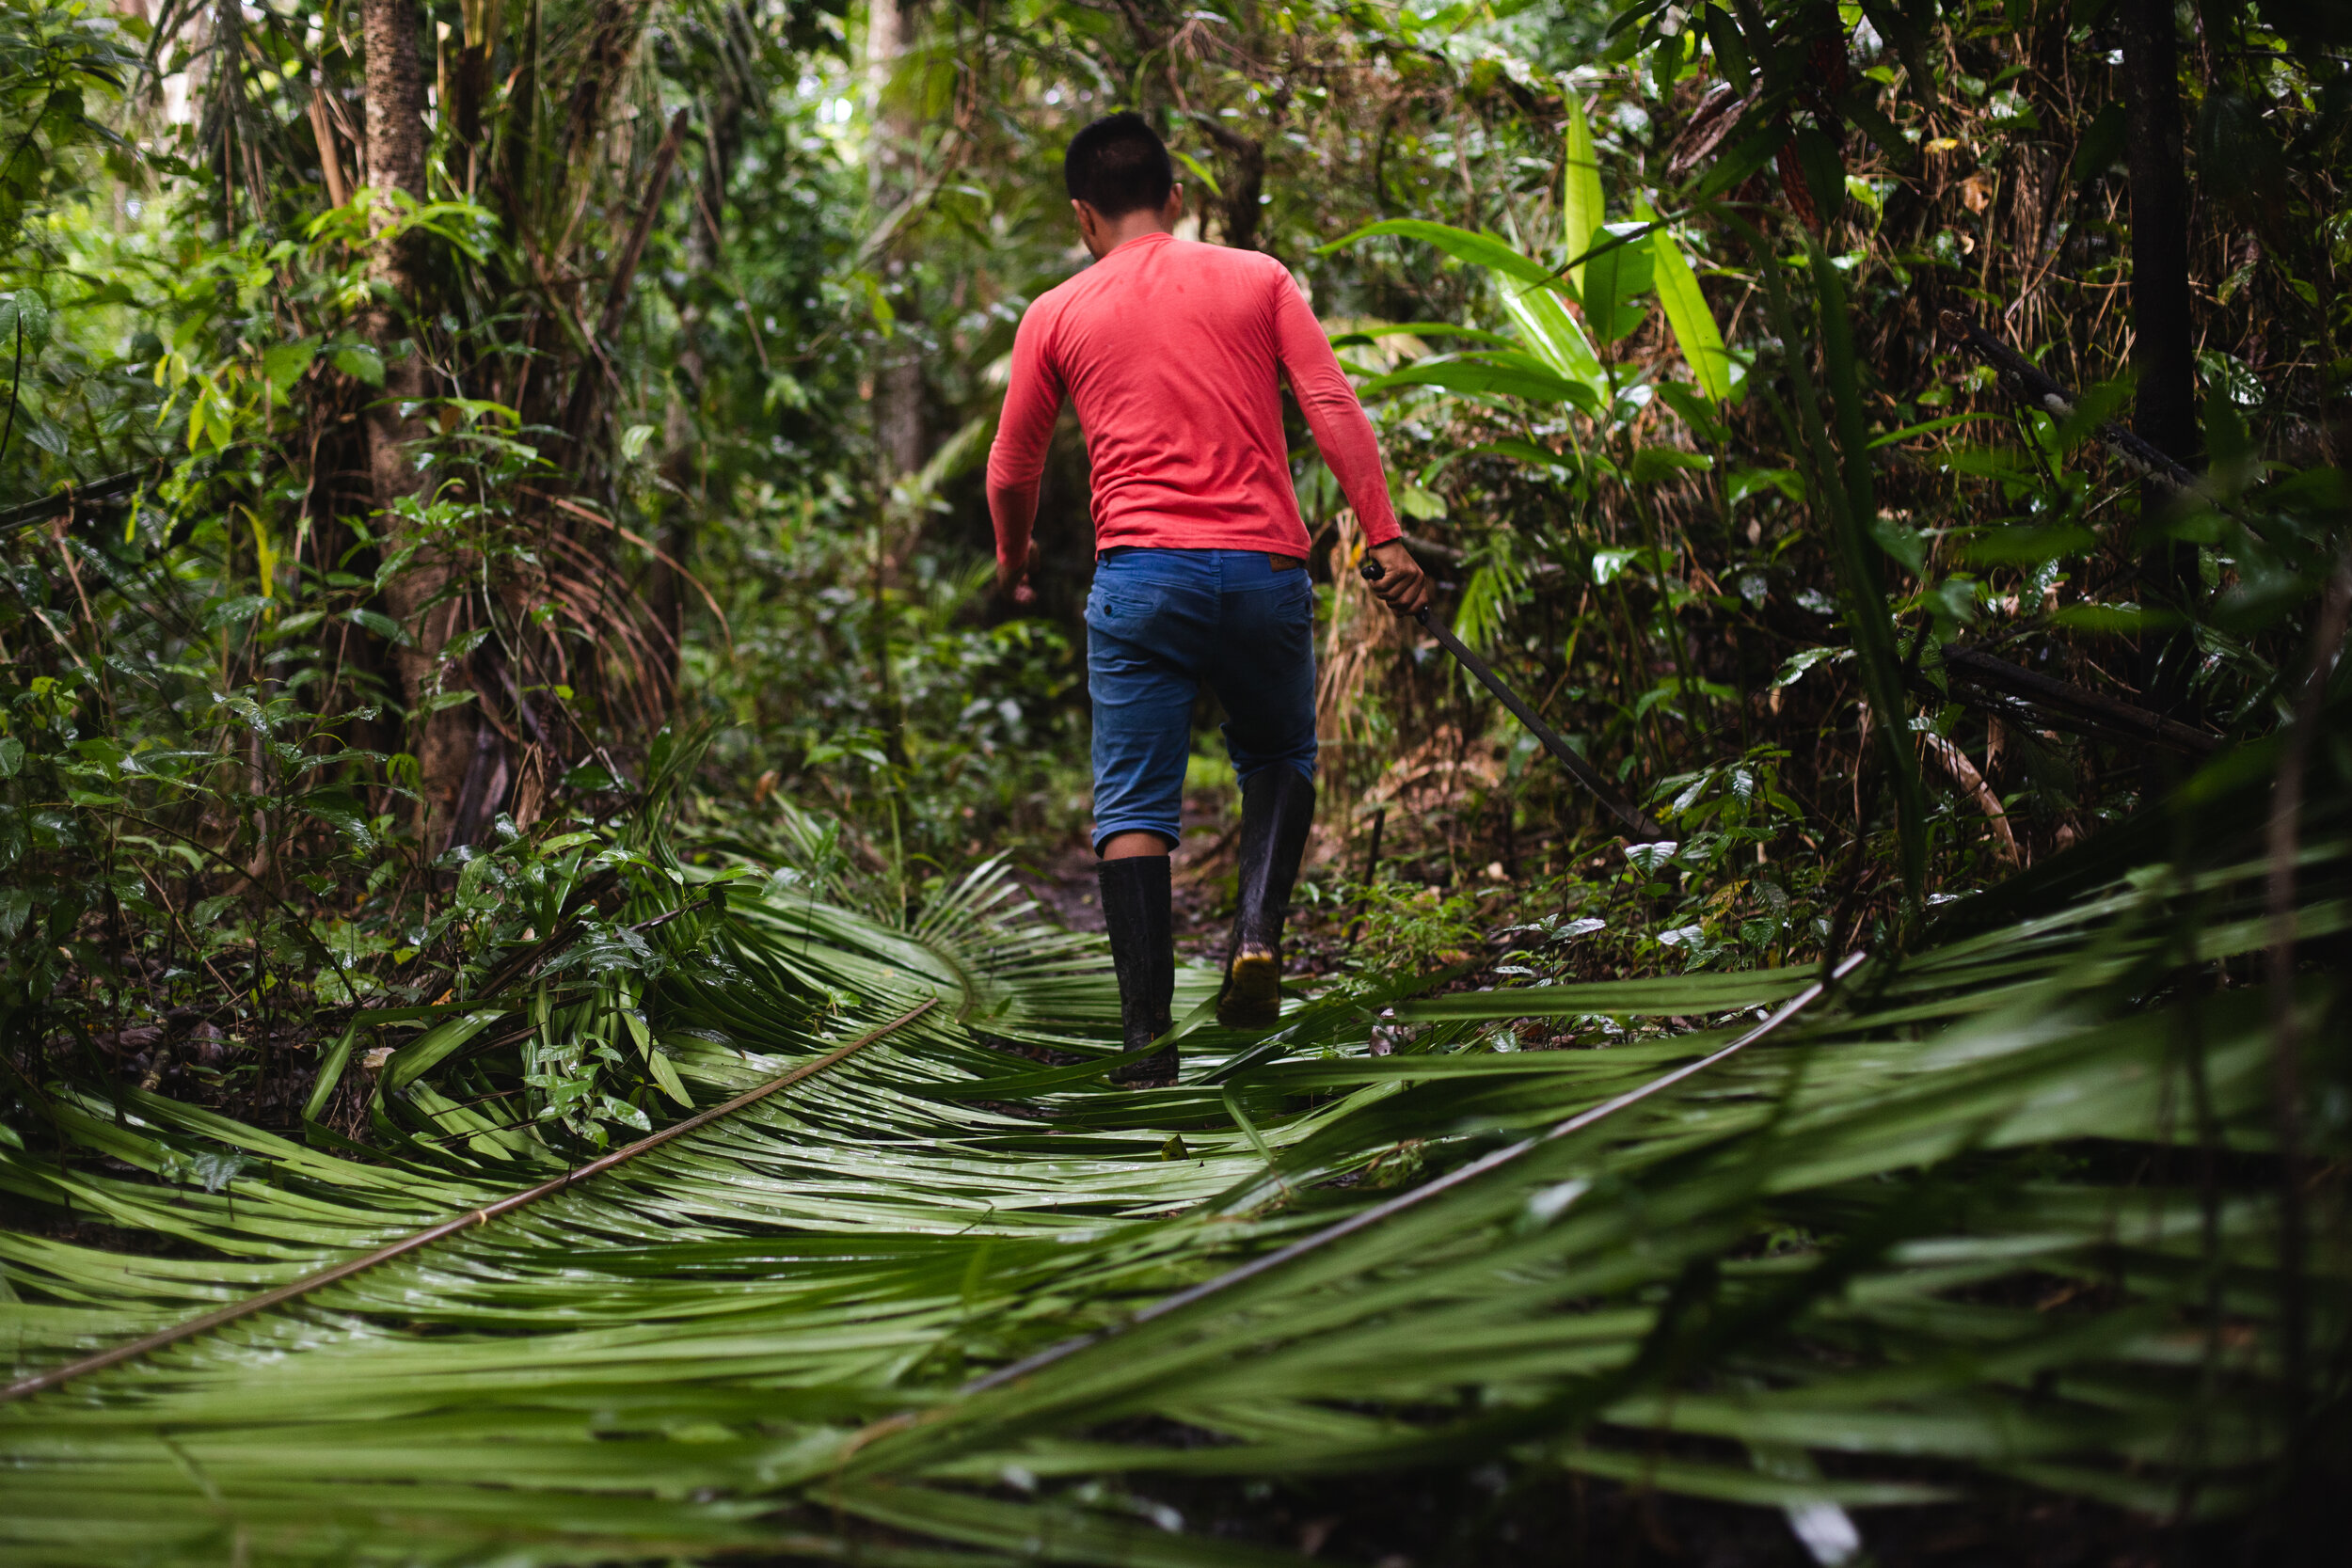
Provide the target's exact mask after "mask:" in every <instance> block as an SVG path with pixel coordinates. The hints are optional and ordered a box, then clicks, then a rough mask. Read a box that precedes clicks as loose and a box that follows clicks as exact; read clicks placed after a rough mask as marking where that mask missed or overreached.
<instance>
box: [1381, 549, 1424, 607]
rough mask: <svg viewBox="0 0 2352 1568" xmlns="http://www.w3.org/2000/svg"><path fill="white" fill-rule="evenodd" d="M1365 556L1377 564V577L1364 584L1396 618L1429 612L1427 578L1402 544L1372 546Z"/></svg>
mask: <svg viewBox="0 0 2352 1568" xmlns="http://www.w3.org/2000/svg"><path fill="white" fill-rule="evenodd" d="M1365 553H1366V554H1367V555H1369V556H1371V557H1372V559H1373V560H1375V561H1376V562H1379V563H1380V575H1379V576H1378V577H1376V578H1366V581H1367V582H1368V583H1369V584H1370V585H1371V588H1372V591H1373V592H1374V593H1375V594H1379V595H1380V602H1381V603H1382V604H1385V605H1387V606H1388V607H1389V608H1390V609H1391V610H1395V611H1396V612H1397V613H1398V614H1399V615H1418V614H1420V613H1421V612H1422V610H1427V609H1428V608H1429V578H1428V577H1427V576H1426V575H1425V574H1424V573H1423V572H1422V569H1421V563H1420V562H1417V561H1415V560H1414V559H1413V556H1412V552H1411V551H1409V550H1407V549H1406V547H1405V541H1404V540H1402V539H1391V540H1390V541H1389V542H1388V543H1387V544H1385V545H1375V546H1372V547H1371V548H1370V549H1368V550H1367V551H1366V552H1365Z"/></svg>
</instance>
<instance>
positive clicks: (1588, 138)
mask: <svg viewBox="0 0 2352 1568" xmlns="http://www.w3.org/2000/svg"><path fill="white" fill-rule="evenodd" d="M1560 220H1561V221H1560V243H1561V244H1562V245H1565V247H1566V249H1567V254H1568V255H1570V256H1572V257H1573V256H1581V255H1583V254H1584V253H1585V252H1586V251H1588V250H1590V249H1592V248H1593V244H1594V242H1595V241H1596V240H1597V239H1598V238H1599V237H1600V227H1601V225H1602V224H1604V223H1606V222H1608V221H1609V212H1608V206H1607V202H1606V199H1605V198H1603V196H1602V195H1601V185H1600V157H1599V154H1598V153H1597V152H1596V151H1595V150H1594V149H1593V128H1592V125H1591V124H1590V123H1589V122H1588V121H1587V120H1586V119H1585V118H1584V101H1583V100H1582V99H1581V98H1579V97H1577V95H1576V94H1574V93H1573V92H1571V93H1570V94H1568V130H1567V146H1566V147H1565V150H1564V157H1563V167H1562V172H1561V175H1560ZM1586 276H1587V274H1586V270H1585V266H1584V265H1583V264H1579V265H1574V266H1571V267H1570V268H1569V269H1568V278H1569V281H1571V282H1572V283H1574V284H1575V285H1576V289H1577V297H1578V298H1580V299H1581V298H1583V297H1584V279H1585V277H1586Z"/></svg>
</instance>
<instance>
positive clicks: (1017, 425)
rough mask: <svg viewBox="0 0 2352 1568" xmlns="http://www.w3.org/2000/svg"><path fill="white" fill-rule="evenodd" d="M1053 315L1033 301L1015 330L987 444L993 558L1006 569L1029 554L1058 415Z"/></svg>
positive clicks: (1059, 391)
mask: <svg viewBox="0 0 2352 1568" xmlns="http://www.w3.org/2000/svg"><path fill="white" fill-rule="evenodd" d="M1051 317H1052V311H1051V310H1050V309H1039V308H1038V307H1037V306H1036V305H1032V306H1031V307H1030V308H1029V309H1028V312H1027V313H1026V314H1025V315H1024V316H1023V317H1022V318H1021V325H1020V326H1019V327H1017V328H1015V329H1014V332H1013V335H1012V374H1011V378H1010V379H1009V381H1008V382H1007V384H1006V387H1005V407H1004V412H1003V413H1002V414H1001V415H1000V416H998V418H997V420H996V439H995V440H994V441H993V442H992V443H990V445H989V449H988V515H989V520H990V521H991V522H992V523H993V524H994V525H995V529H996V560H997V562H998V563H999V564H1001V565H1003V566H1006V567H1008V568H1018V567H1019V566H1021V565H1022V564H1023V563H1024V562H1025V561H1026V560H1027V559H1028V554H1029V530H1030V529H1031V527H1032V526H1034V525H1035V523H1036V521H1037V492H1038V483H1039V481H1040V479H1041V477H1042V476H1043V474H1044V472H1045V449H1046V447H1047V445H1048V444H1049V443H1051V442H1052V440H1053V438H1054V421H1055V420H1058V419H1059V418H1060V417H1061V402H1062V391H1063V387H1062V379H1061V373H1060V372H1059V370H1058V369H1057V367H1056V366H1055V364H1054V360H1053V356H1052V355H1051V354H1050V353H1048V352H1047V351H1046V348H1045V341H1046V339H1047V338H1048V337H1049V336H1050V330H1049V329H1050V327H1051V326H1052V320H1051Z"/></svg>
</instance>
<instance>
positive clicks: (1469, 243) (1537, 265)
mask: <svg viewBox="0 0 2352 1568" xmlns="http://www.w3.org/2000/svg"><path fill="white" fill-rule="evenodd" d="M1375 234H1397V235H1401V236H1403V237H1404V238H1406V239H1411V240H1420V241H1422V242H1423V243H1424V244H1427V245H1436V246H1437V247H1438V249H1439V250H1442V251H1444V252H1445V253H1446V254H1447V255H1448V256H1452V257H1454V259H1456V260H1457V261H1471V262H1475V263H1476V264H1477V265H1479V266H1482V267H1485V268H1486V269H1487V270H1488V271H1490V272H1497V273H1501V274H1502V275H1503V276H1504V277H1511V278H1516V279H1518V281H1519V282H1521V283H1525V284H1531V285H1533V286H1534V287H1536V288H1557V287H1559V286H1560V279H1559V276H1558V275H1557V274H1556V273H1554V272H1553V271H1552V270H1551V269H1550V268H1549V267H1547V266H1545V265H1544V264H1543V263H1542V262H1541V261H1536V260H1535V259H1534V257H1532V256H1529V255H1526V254H1525V253H1524V252H1522V251H1520V250H1518V249H1517V248H1515V247H1514V246H1513V245H1511V244H1510V243H1509V242H1508V241H1506V240H1502V239H1498V238H1497V237H1496V236H1494V235H1492V234H1481V233H1478V232H1476V231H1475V230H1469V229H1456V228H1454V226H1453V225H1452V224H1446V223H1431V222H1429V221H1427V220H1426V219H1422V218H1384V219H1382V220H1381V221H1380V222H1378V223H1368V224H1366V225H1364V227H1363V228H1361V229H1359V230H1356V231H1355V232H1354V233H1352V234H1346V235H1343V236H1342V237H1340V238H1339V239H1336V240H1333V241H1332V242H1331V243H1330V244H1329V245H1321V246H1318V247H1317V249H1316V252H1315V253H1316V254H1317V255H1323V254H1326V253H1327V252H1330V251H1334V250H1338V249H1341V248H1343V247H1344V246H1346V245H1354V244H1356V243H1357V242H1358V241H1359V240H1367V239H1370V238H1372V237H1373V236H1374V235H1375Z"/></svg>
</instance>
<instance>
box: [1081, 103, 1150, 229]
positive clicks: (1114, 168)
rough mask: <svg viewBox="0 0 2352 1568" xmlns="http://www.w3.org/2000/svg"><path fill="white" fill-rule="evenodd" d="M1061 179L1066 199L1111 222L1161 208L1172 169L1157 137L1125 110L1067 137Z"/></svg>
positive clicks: (1139, 119) (1144, 123)
mask: <svg viewBox="0 0 2352 1568" xmlns="http://www.w3.org/2000/svg"><path fill="white" fill-rule="evenodd" d="M1061 178H1062V183H1063V184H1064V185H1066V186H1068V187H1069V190H1070V197H1071V199H1072V200H1073V201H1083V202H1085V203H1086V204H1087V205H1088V206H1089V207H1091V208H1093V209H1094V210H1095V211H1096V212H1098V213H1100V214H1103V215H1104V217H1106V218H1115V217H1120V216H1123V215H1125V214H1128V213H1132V212H1135V211H1136V210H1137V209H1139V208H1158V207H1160V206H1161V205H1163V204H1165V203H1166V202H1167V200H1168V192H1169V191H1172V190H1174V189H1175V188H1176V166H1175V164H1174V163H1173V162H1172V161H1170V159H1169V158H1168V144H1167V143H1165V142H1163V141H1161V140H1160V137H1159V133H1157V132H1155V131H1153V130H1152V127H1151V126H1150V124H1148V123H1147V122H1146V121H1145V120H1144V118H1143V117H1142V116H1141V115H1139V114H1136V113H1134V112H1133V111H1132V110H1131V111H1128V112H1126V113H1122V114H1115V115H1110V116H1107V117H1105V118H1104V119H1098V120H1096V121H1095V122H1094V123H1093V124H1091V125H1089V126H1088V127H1087V128H1086V129H1085V130H1083V131H1081V132H1079V133H1078V134H1077V135H1074V136H1073V137H1071V138H1070V150H1069V151H1067V152H1065V153H1063V154H1062V160H1061Z"/></svg>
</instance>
